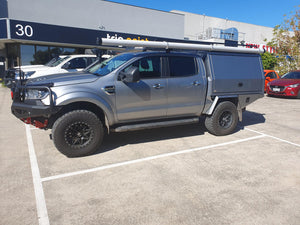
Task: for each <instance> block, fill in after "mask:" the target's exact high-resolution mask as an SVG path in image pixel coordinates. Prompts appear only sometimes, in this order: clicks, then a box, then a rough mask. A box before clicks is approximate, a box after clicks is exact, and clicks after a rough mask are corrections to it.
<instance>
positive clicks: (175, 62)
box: [169, 56, 198, 77]
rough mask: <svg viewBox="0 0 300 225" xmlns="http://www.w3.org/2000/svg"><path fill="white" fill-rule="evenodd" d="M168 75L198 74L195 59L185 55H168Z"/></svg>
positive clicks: (184, 75)
mask: <svg viewBox="0 0 300 225" xmlns="http://www.w3.org/2000/svg"><path fill="white" fill-rule="evenodd" d="M169 66H170V77H186V76H193V75H196V74H198V68H197V65H196V59H195V58H194V57H187V56H170V57H169Z"/></svg>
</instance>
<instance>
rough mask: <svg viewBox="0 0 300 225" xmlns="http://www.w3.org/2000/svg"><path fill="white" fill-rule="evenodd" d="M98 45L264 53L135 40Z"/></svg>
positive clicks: (115, 40) (243, 49) (239, 48)
mask: <svg viewBox="0 0 300 225" xmlns="http://www.w3.org/2000/svg"><path fill="white" fill-rule="evenodd" d="M98 42H99V45H103V46H122V47H143V48H159V49H166V50H167V51H168V50H170V49H184V50H201V51H214V52H238V53H251V54H260V53H264V49H261V48H258V49H249V48H244V47H225V46H216V45H214V44H210V45H204V44H189V43H177V42H166V41H135V40H118V39H107V38H100V39H99V40H98Z"/></svg>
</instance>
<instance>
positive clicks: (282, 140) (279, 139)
mask: <svg viewBox="0 0 300 225" xmlns="http://www.w3.org/2000/svg"><path fill="white" fill-rule="evenodd" d="M245 130H249V131H251V132H254V133H257V134H261V135H265V136H267V137H270V138H273V139H276V140H278V141H281V142H285V143H288V144H291V145H295V146H297V147H300V145H299V144H296V143H293V142H290V141H287V140H284V139H281V138H278V137H274V136H272V135H269V134H264V133H262V132H259V131H256V130H252V129H249V128H245Z"/></svg>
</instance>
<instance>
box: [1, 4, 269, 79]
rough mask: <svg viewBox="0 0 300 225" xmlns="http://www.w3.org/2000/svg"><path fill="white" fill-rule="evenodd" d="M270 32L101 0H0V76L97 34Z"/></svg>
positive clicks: (213, 37) (164, 36)
mask: <svg viewBox="0 0 300 225" xmlns="http://www.w3.org/2000/svg"><path fill="white" fill-rule="evenodd" d="M271 31H272V28H266V27H261V26H256V25H251V24H245V23H239V22H234V21H229V20H226V19H219V18H213V17H208V16H203V15H196V14H191V13H186V12H182V11H171V12H165V11H160V10H154V9H147V8H142V7H137V6H131V5H125V4H120V3H115V2H109V1H102V0H86V1H82V0H64V1H61V0H51V1H40V0H26V1H20V0H0V77H2V76H3V74H4V70H5V69H7V68H10V67H14V66H19V65H28V64H36V63H44V62H46V61H48V60H50V59H51V58H52V57H53V55H54V54H75V53H84V52H85V51H86V49H92V48H95V47H99V46H97V38H103V37H105V38H116V39H136V40H152V41H155V40H157V41H162V40H170V39H177V40H182V41H184V40H185V41H187V40H190V41H213V42H221V41H222V40H225V39H229V40H237V41H239V42H241V41H242V43H251V44H265V42H264V39H265V38H267V39H270V37H271V33H272V32H271Z"/></svg>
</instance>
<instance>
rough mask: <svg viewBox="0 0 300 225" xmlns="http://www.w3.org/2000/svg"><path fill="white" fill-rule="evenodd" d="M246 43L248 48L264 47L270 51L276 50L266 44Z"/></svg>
mask: <svg viewBox="0 0 300 225" xmlns="http://www.w3.org/2000/svg"><path fill="white" fill-rule="evenodd" d="M245 45H246V48H262V49H265V51H267V52H270V53H275V52H276V50H275V48H273V47H271V46H268V45H265V44H253V43H246V44H245Z"/></svg>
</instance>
